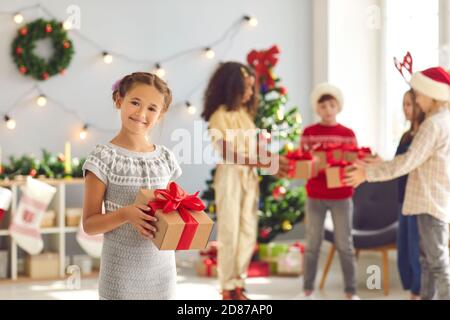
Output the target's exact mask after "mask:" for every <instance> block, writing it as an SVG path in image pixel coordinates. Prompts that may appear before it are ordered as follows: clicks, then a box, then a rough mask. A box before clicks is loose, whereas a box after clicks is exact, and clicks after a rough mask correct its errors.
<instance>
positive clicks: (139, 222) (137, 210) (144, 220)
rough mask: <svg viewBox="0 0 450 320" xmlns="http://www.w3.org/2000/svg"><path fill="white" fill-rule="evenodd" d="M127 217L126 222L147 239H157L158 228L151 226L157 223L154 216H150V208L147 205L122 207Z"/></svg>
mask: <svg viewBox="0 0 450 320" xmlns="http://www.w3.org/2000/svg"><path fill="white" fill-rule="evenodd" d="M120 211H121V212H122V214H123V215H124V217H125V220H126V221H128V222H129V223H131V224H132V225H133V227H134V228H135V229H136V231H137V232H139V234H140V235H141V236H143V237H144V238H146V239H149V240H151V239H153V238H154V237H155V232H156V228H155V227H154V226H153V225H152V224H151V222H155V221H157V220H158V219H156V218H155V217H154V216H152V215H150V214H149V213H148V212H149V211H150V207H148V206H146V205H139V204H133V205H130V206H126V207H122V208H121V209H120Z"/></svg>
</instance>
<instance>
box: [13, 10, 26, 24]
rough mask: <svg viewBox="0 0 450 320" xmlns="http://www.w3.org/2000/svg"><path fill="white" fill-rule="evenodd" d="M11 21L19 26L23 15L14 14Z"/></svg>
mask: <svg viewBox="0 0 450 320" xmlns="http://www.w3.org/2000/svg"><path fill="white" fill-rule="evenodd" d="M13 20H14V22H15V23H17V24H21V23H22V22H23V20H24V18H23V15H22V14H21V13H20V12H17V13H15V14H14V17H13Z"/></svg>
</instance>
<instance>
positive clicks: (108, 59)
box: [103, 51, 113, 64]
mask: <svg viewBox="0 0 450 320" xmlns="http://www.w3.org/2000/svg"><path fill="white" fill-rule="evenodd" d="M103 62H104V63H106V64H110V63H112V62H113V56H112V55H111V54H109V53H108V52H106V51H104V52H103Z"/></svg>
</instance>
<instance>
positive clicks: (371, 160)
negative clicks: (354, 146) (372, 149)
mask: <svg viewBox="0 0 450 320" xmlns="http://www.w3.org/2000/svg"><path fill="white" fill-rule="evenodd" d="M363 161H364V162H365V163H367V164H373V163H380V162H383V159H381V158H380V156H379V155H375V156H373V157H367V158H364V159H363Z"/></svg>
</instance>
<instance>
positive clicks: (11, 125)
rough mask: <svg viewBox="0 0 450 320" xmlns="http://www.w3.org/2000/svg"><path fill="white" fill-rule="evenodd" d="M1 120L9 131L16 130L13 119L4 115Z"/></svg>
mask: <svg viewBox="0 0 450 320" xmlns="http://www.w3.org/2000/svg"><path fill="white" fill-rule="evenodd" d="M3 119H4V120H5V122H6V127H7V128H8V129H9V130H14V129H15V128H16V121H15V120H14V119H11V117H10V116H8V115H5V116H4V118H3Z"/></svg>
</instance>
